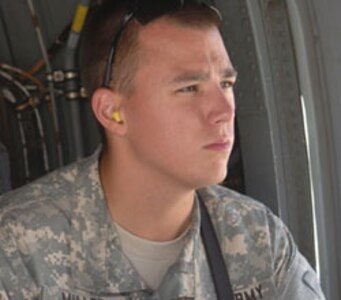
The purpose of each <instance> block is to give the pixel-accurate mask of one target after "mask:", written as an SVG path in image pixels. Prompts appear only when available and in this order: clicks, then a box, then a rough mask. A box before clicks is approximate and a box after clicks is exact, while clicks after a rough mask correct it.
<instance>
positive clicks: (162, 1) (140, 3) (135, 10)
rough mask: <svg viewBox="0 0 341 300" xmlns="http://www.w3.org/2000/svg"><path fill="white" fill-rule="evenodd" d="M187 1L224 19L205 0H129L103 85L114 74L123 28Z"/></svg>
mask: <svg viewBox="0 0 341 300" xmlns="http://www.w3.org/2000/svg"><path fill="white" fill-rule="evenodd" d="M186 3H191V4H197V5H201V6H204V7H207V8H209V9H211V10H212V11H214V12H215V13H216V14H217V16H218V17H219V19H222V17H221V14H220V12H219V11H218V9H216V8H215V7H214V6H212V5H210V4H208V3H207V2H206V1H203V0H132V1H130V2H129V6H128V10H127V12H126V13H125V14H124V16H123V18H122V20H121V22H120V26H119V28H118V30H117V32H116V34H115V35H114V37H113V41H112V43H111V48H110V53H109V56H108V59H107V63H106V66H105V71H104V78H103V84H102V86H103V87H109V84H110V81H111V74H112V65H113V62H114V59H115V52H116V49H117V45H118V42H119V39H120V37H121V35H122V32H123V30H124V29H125V28H126V26H127V24H128V23H129V22H130V20H132V19H136V20H137V21H138V22H139V23H140V24H141V25H146V24H148V23H149V22H151V21H153V20H155V19H157V18H159V17H162V16H163V15H166V14H168V13H170V12H174V11H178V10H181V9H182V8H183V7H184V6H185V4H186Z"/></svg>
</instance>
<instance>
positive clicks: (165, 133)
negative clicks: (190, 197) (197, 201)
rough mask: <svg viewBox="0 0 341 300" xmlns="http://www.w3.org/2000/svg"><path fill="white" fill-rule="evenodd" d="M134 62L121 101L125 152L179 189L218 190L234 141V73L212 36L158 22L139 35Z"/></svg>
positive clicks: (215, 34) (214, 34)
mask: <svg viewBox="0 0 341 300" xmlns="http://www.w3.org/2000/svg"><path fill="white" fill-rule="evenodd" d="M139 43H140V46H141V52H140V56H139V59H140V62H141V66H140V67H139V69H138V71H137V73H136V76H135V79H134V91H133V93H132V95H131V96H130V97H129V98H127V99H125V100H124V103H123V104H122V105H123V109H124V115H125V119H126V122H127V132H126V136H125V138H126V141H127V144H128V149H129V151H128V152H127V153H126V154H127V155H129V156H131V157H130V159H133V160H135V161H136V162H137V163H138V165H139V166H140V167H142V168H145V170H146V171H148V172H152V173H148V174H154V175H155V178H158V180H160V179H162V180H163V179H164V180H169V181H171V182H173V183H175V184H178V185H179V186H182V187H185V188H191V189H192V188H199V187H203V186H206V185H209V184H213V183H218V182H220V181H222V180H223V179H224V178H225V176H226V166H227V162H228V159H229V156H230V153H231V149H232V144H233V141H234V113H235V103H234V95H233V90H232V84H233V83H234V81H235V73H234V70H233V67H232V65H231V62H230V59H229V57H228V54H227V52H226V49H225V47H224V44H223V41H222V38H221V36H220V33H219V31H218V29H216V28H211V29H193V28H189V27H181V26H179V25H175V24H172V23H170V22H169V21H167V20H166V19H165V18H160V19H159V20H157V21H154V22H153V23H151V24H149V25H147V26H145V27H143V29H142V31H141V32H140V35H139Z"/></svg>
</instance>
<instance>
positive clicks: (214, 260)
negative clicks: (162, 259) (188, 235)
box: [198, 196, 234, 300]
mask: <svg viewBox="0 0 341 300" xmlns="http://www.w3.org/2000/svg"><path fill="white" fill-rule="evenodd" d="M198 199H199V203H200V213H201V227H200V232H201V237H202V240H203V243H204V247H205V251H206V256H207V260H208V264H209V266H210V270H211V274H212V279H213V283H214V287H215V290H216V293H217V299H218V300H223V299H224V300H233V299H234V296H233V291H232V286H231V282H230V278H229V275H228V273H227V269H226V265H225V261H224V258H223V254H222V253H221V248H220V244H219V242H218V239H217V236H216V234H215V230H214V227H213V224H212V221H211V218H210V215H209V214H208V211H207V208H206V206H205V204H204V203H203V201H202V200H201V199H200V197H199V196H198Z"/></svg>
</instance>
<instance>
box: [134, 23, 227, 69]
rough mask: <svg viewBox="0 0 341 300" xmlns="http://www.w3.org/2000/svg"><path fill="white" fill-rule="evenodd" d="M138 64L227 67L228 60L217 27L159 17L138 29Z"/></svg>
mask: <svg viewBox="0 0 341 300" xmlns="http://www.w3.org/2000/svg"><path fill="white" fill-rule="evenodd" d="M139 45H140V57H141V60H142V65H148V66H150V65H156V64H157V65H158V67H162V66H165V65H167V66H171V65H174V67H175V65H178V66H181V65H182V66H187V65H193V67H198V68H199V67H204V66H206V67H208V66H215V67H221V68H230V67H231V62H230V59H229V56H228V53H227V51H226V48H225V46H224V43H223V40H222V38H221V35H220V32H219V30H218V28H216V27H215V26H212V27H207V28H194V27H189V26H181V25H178V24H176V23H174V22H172V21H170V20H169V19H167V18H160V19H158V20H156V21H154V22H152V23H150V24H148V25H146V26H144V27H142V28H141V30H140V33H139Z"/></svg>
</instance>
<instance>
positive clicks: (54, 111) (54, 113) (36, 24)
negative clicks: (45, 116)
mask: <svg viewBox="0 0 341 300" xmlns="http://www.w3.org/2000/svg"><path fill="white" fill-rule="evenodd" d="M27 5H28V7H29V10H30V14H31V17H32V24H33V26H34V28H35V31H36V35H37V39H38V43H39V46H40V50H41V53H42V56H43V59H44V61H45V66H46V71H47V73H49V74H51V73H52V67H51V62H50V59H49V56H48V53H47V50H46V46H45V43H44V39H43V36H42V32H41V29H40V25H39V20H38V17H37V14H36V11H35V8H34V5H33V2H32V0H27ZM48 86H49V92H50V98H51V106H52V119H53V125H54V130H55V138H56V146H57V153H58V163H59V166H62V165H63V151H62V145H61V139H60V127H59V121H58V114H57V106H56V97H55V92H54V83H53V81H49V85H48Z"/></svg>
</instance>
